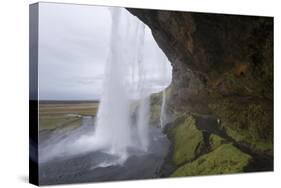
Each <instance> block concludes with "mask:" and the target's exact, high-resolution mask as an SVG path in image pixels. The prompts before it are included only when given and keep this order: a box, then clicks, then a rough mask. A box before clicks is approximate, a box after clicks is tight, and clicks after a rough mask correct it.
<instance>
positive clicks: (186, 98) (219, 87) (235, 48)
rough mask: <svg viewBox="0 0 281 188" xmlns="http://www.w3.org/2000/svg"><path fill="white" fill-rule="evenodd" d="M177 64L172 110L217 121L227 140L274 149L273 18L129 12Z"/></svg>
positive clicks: (267, 150) (257, 149)
mask: <svg viewBox="0 0 281 188" xmlns="http://www.w3.org/2000/svg"><path fill="white" fill-rule="evenodd" d="M128 11H129V12H131V13H132V14H133V15H135V16H137V17H138V18H139V19H140V20H142V21H143V22H144V23H145V24H147V25H148V26H149V27H150V28H151V30H152V34H153V36H154V38H155V40H156V42H157V43H158V45H159V47H160V48H161V49H162V50H163V52H164V53H165V54H166V55H167V57H168V58H169V60H170V62H171V63H172V66H173V82H172V85H171V94H170V96H169V99H170V100H169V102H168V105H169V108H170V111H172V112H173V113H174V114H177V115H179V116H182V115H184V114H186V113H188V114H192V115H196V116H206V115H207V116H212V117H215V118H217V121H218V124H219V125H220V126H221V127H222V129H223V130H224V132H225V134H226V135H227V138H229V139H231V140H232V142H236V143H239V144H242V145H244V146H246V147H247V148H248V149H250V150H251V151H253V152H258V153H260V152H263V153H266V154H267V155H272V150H273V19H272V18H267V17H253V16H235V15H218V14H204V13H187V12H177V11H163V10H141V9H128Z"/></svg>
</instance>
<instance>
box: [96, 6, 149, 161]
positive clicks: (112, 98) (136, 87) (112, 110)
mask: <svg viewBox="0 0 281 188" xmlns="http://www.w3.org/2000/svg"><path fill="white" fill-rule="evenodd" d="M111 14H112V29H111V43H110V52H109V56H108V57H109V58H108V61H107V65H106V70H105V80H104V91H103V94H102V98H101V101H100V105H99V109H98V114H97V127H96V131H95V139H96V140H98V141H100V140H103V141H104V142H105V144H106V145H107V146H108V149H109V150H110V153H112V154H115V155H118V156H120V157H121V158H124V159H125V158H126V157H127V155H128V148H129V147H132V144H133V142H134V140H132V120H131V115H132V113H131V111H130V107H131V105H132V103H133V101H135V99H136V98H137V99H139V100H140V105H139V109H138V122H137V130H138V135H139V139H140V141H139V143H141V146H140V148H144V149H145V148H147V145H148V142H147V139H148V138H147V137H148V135H147V129H148V119H147V118H148V115H147V114H148V113H149V112H148V110H149V99H148V98H147V97H145V96H144V95H143V94H145V88H144V87H143V80H144V78H143V70H142V56H143V54H142V53H143V40H144V28H145V26H144V24H143V23H142V22H140V21H139V20H137V19H136V18H135V17H133V16H128V15H127V14H128V12H127V11H125V10H122V9H120V8H113V9H111Z"/></svg>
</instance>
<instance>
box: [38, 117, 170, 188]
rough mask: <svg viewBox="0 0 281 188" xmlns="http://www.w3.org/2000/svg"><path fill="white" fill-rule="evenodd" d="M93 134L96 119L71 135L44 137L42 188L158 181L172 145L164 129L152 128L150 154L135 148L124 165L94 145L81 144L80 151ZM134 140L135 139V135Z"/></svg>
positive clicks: (60, 133)
mask: <svg viewBox="0 0 281 188" xmlns="http://www.w3.org/2000/svg"><path fill="white" fill-rule="evenodd" d="M93 131H94V125H93V121H92V118H91V117H84V118H83V121H82V126H80V127H79V128H76V129H74V130H71V131H68V132H65V131H62V130H57V131H55V132H49V133H45V134H44V136H43V135H42V136H40V144H39V161H40V167H39V175H40V184H42V185H47V184H60V183H62V184H63V183H81V182H99V181H114V180H129V179H130V180H132V179H145V178H154V177H158V171H159V170H160V167H161V164H162V163H163V160H164V157H165V155H166V153H167V151H168V147H169V142H168V140H167V138H166V137H165V135H163V134H162V133H161V129H160V128H156V127H153V126H151V127H150V128H149V141H150V144H149V147H148V151H147V152H145V151H141V150H138V149H137V148H134V147H132V148H130V149H129V151H128V158H127V159H126V160H125V161H123V162H120V158H119V157H118V156H115V155H112V154H109V153H108V152H107V151H106V150H103V149H99V148H97V147H96V148H94V147H93V149H92V150H91V145H87V142H85V143H81V144H84V146H85V147H82V146H81V148H80V149H79V148H77V147H78V146H79V145H78V144H77V141H79V140H83V138H85V137H87V135H89V136H91V135H92V134H93ZM132 132H133V133H134V132H137V131H134V130H133V131H132ZM132 137H133V138H134V135H133V136H132ZM72 146H73V148H72ZM71 148H72V151H71Z"/></svg>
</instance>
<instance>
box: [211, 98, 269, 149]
mask: <svg viewBox="0 0 281 188" xmlns="http://www.w3.org/2000/svg"><path fill="white" fill-rule="evenodd" d="M239 100H241V101H242V100H243V103H241V102H237V101H239ZM209 108H211V109H212V110H213V111H214V112H215V113H216V114H217V115H218V116H219V118H220V119H221V123H222V126H223V127H224V129H225V130H226V133H227V134H228V135H229V136H230V137H232V138H233V139H234V140H235V141H237V142H244V143H246V144H248V145H249V146H250V147H252V148H253V149H254V150H263V151H264V150H271V151H272V148H273V118H272V114H271V113H272V111H271V109H270V104H266V103H262V102H260V101H252V99H248V98H237V97H236V98H235V97H232V98H222V99H221V100H220V101H217V103H213V104H210V105H209Z"/></svg>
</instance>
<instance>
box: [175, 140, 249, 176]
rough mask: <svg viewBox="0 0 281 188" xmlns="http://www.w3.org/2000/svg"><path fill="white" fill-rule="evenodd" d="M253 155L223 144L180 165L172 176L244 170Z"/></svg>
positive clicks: (227, 172)
mask: <svg viewBox="0 0 281 188" xmlns="http://www.w3.org/2000/svg"><path fill="white" fill-rule="evenodd" d="M251 159H252V158H251V156H249V155H248V154H245V153H243V152H241V151H240V150H239V149H237V148H236V147H234V146H233V145H232V144H223V145H221V146H219V147H218V148H217V149H216V150H214V151H212V152H210V153H208V154H205V155H202V156H201V157H199V158H198V159H196V160H195V161H193V162H191V163H187V164H185V165H183V166H181V167H179V168H178V169H177V170H176V171H175V172H174V173H173V174H172V175H171V176H172V177H180V176H195V175H212V174H229V173H238V172H243V169H244V168H245V167H246V166H247V165H248V164H249V162H250V161H251Z"/></svg>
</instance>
